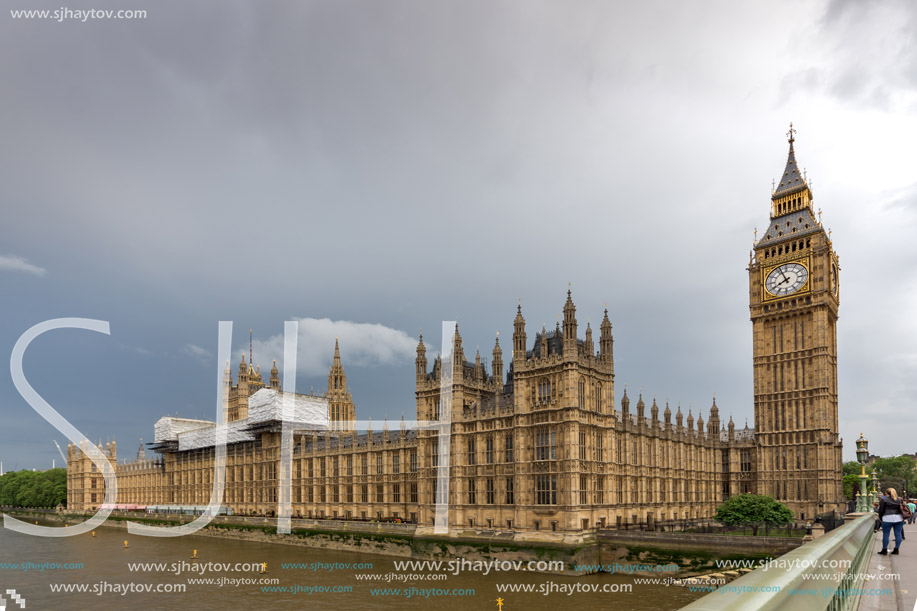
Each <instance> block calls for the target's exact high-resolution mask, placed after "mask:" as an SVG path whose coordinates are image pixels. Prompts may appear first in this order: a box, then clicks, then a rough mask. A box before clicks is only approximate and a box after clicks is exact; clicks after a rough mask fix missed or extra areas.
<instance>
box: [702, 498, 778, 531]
mask: <svg viewBox="0 0 917 611" xmlns="http://www.w3.org/2000/svg"><path fill="white" fill-rule="evenodd" d="M714 518H715V519H716V520H717V521H719V522H722V523H723V524H725V525H727V526H751V528H752V534H753V535H755V536H757V534H758V527H759V526H761V525H762V524H767V525H768V526H781V525H783V524H786V523H787V522H791V521H792V520H793V512H792V511H790V508H789V507H787V506H786V505H784V504H783V503H780V502H778V501H777V500H775V499H773V498H771V497H769V496H767V495H764V494H739V495H736V496H731V497H729V499H728V500H727V501H726V502H725V503H723V504H722V505H720V506H719V507H717V509H716V515H715V516H714Z"/></svg>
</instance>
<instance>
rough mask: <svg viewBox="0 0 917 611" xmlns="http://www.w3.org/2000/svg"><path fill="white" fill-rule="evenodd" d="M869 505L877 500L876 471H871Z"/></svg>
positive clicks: (877, 484) (877, 482)
mask: <svg viewBox="0 0 917 611" xmlns="http://www.w3.org/2000/svg"><path fill="white" fill-rule="evenodd" d="M870 492H871V495H870V503H871V502H873V501H876V500H878V498H879V476H878V475H876V470H875V469H873V470H872V490H870Z"/></svg>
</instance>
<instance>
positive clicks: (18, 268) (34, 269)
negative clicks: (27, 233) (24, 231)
mask: <svg viewBox="0 0 917 611" xmlns="http://www.w3.org/2000/svg"><path fill="white" fill-rule="evenodd" d="M0 271H8V272H26V273H27V274H35V275H36V276H44V275H45V274H47V273H48V270H46V269H45V268H43V267H39V266H37V265H33V264H32V263H29V262H28V260H26V259H23V258H22V257H17V256H15V255H6V256H3V255H0Z"/></svg>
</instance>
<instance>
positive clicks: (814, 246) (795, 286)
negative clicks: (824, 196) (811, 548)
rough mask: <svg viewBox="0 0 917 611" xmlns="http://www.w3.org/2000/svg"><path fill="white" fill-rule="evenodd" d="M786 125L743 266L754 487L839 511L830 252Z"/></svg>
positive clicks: (834, 289) (805, 513) (801, 508)
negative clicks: (765, 210)
mask: <svg viewBox="0 0 917 611" xmlns="http://www.w3.org/2000/svg"><path fill="white" fill-rule="evenodd" d="M795 136H796V130H795V129H793V125H792V123H791V124H790V130H789V132H787V137H788V140H789V145H790V147H789V153H788V155H787V161H786V167H785V169H784V171H783V177H782V178H781V179H780V183H779V184H778V185H777V186H776V187H775V188H773V190H772V193H771V207H770V208H771V209H770V222H769V224H768V226H767V229H766V230H765V231H764V236H763V237H762V238H761V239H760V240H759V241H758V242H757V243H756V244H755V249H754V253H753V257H752V260H751V263H750V264H749V266H748V281H749V305H750V312H751V321H752V334H753V368H754V402H755V439H756V446H757V453H758V456H757V464H758V482H757V487H758V492H759V493H760V494H766V495H769V496H772V497H774V498H776V499H778V500H780V501H781V502H783V503H785V504H786V505H787V506H788V507H789V508H790V509H792V510H793V513H794V514H795V515H796V517H797V519H806V520H808V519H812V518H813V517H814V516H815V514H818V513H824V512H827V511H831V510H832V509H836V508H840V507H842V503H843V492H842V486H841V479H842V471H841V440H840V438H839V437H838V417H837V405H838V401H837V396H838V395H837V331H836V326H837V318H838V306H839V299H840V295H839V290H838V270H839V269H840V268H839V265H838V257H837V254H836V253H835V252H834V248H833V245H832V242H831V238H830V235H829V234H828V233H827V232H826V231H825V230H824V229H823V228H822V225H821V221H820V219H816V217H815V214H814V211H813V205H812V200H813V196H812V190H811V188H810V186H809V184H808V182H807V180H806V176H805V173H801V172H800V171H799V166H798V164H797V161H796V152H795V150H794V143H795V141H796V137H795Z"/></svg>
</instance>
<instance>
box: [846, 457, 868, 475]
mask: <svg viewBox="0 0 917 611" xmlns="http://www.w3.org/2000/svg"><path fill="white" fill-rule="evenodd" d="M862 467H863V465H861V464H860V463H858V462H857V461H855V460H848V461H847V462H845V463H844V475H859V474H860V470H861V469H862Z"/></svg>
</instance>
